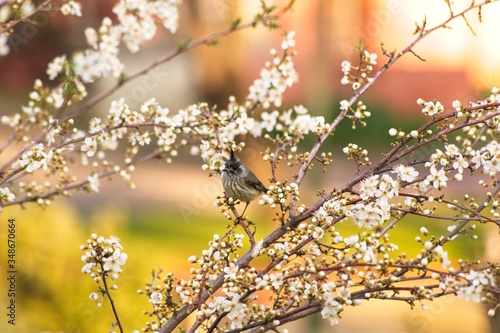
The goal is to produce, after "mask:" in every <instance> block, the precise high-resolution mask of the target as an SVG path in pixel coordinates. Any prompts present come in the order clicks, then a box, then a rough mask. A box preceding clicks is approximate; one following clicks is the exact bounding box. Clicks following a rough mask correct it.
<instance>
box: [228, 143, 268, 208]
mask: <svg viewBox="0 0 500 333" xmlns="http://www.w3.org/2000/svg"><path fill="white" fill-rule="evenodd" d="M221 173H222V187H224V191H225V192H226V194H227V195H229V196H230V197H232V198H233V199H238V200H240V201H242V202H245V203H246V205H245V209H244V210H243V213H242V214H241V216H243V214H245V211H246V209H247V207H248V204H249V203H250V201H252V200H254V199H255V198H257V197H258V196H259V194H261V193H266V192H267V188H266V187H265V186H264V185H263V184H262V182H261V181H260V180H259V179H258V178H257V176H255V174H254V173H253V172H252V171H251V170H250V169H249V168H247V167H246V165H244V164H243V163H241V161H240V160H239V159H238V158H237V157H235V156H234V151H233V150H232V149H231V158H230V159H229V160H228V161H227V162H226V164H225V165H224V168H223V169H222V170H221Z"/></svg>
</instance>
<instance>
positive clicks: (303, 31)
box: [0, 0, 500, 333]
mask: <svg viewBox="0 0 500 333" xmlns="http://www.w3.org/2000/svg"><path fill="white" fill-rule="evenodd" d="M270 2H271V1H270ZM81 3H82V7H83V13H84V18H83V19H81V18H80V19H79V18H73V17H63V16H61V15H56V14H47V13H42V14H39V15H40V17H39V18H38V19H37V22H39V26H34V25H32V24H31V23H25V24H24V25H20V26H18V27H17V28H16V29H17V30H16V32H17V34H18V35H19V36H21V37H23V38H21V39H19V40H18V42H17V43H16V44H15V45H11V53H10V54H9V55H8V56H6V57H3V58H0V73H1V74H0V114H1V115H4V114H13V113H16V112H19V111H20V106H21V105H23V104H25V103H26V102H27V100H28V93H29V92H30V91H31V89H32V85H33V81H34V80H35V79H36V78H41V79H42V80H43V81H44V82H47V75H46V74H45V71H46V66H47V63H48V62H49V61H51V60H52V59H53V58H54V57H55V56H57V55H60V54H71V53H72V52H75V51H77V50H81V49H84V48H85V47H86V45H85V37H84V34H83V30H84V28H85V27H87V26H92V27H98V26H99V25H100V22H101V20H102V18H103V17H105V16H110V17H113V14H112V13H111V9H112V7H113V5H114V2H113V1H106V2H105V1H102V2H97V1H90V0H82V1H81ZM275 3H276V4H277V5H280V4H281V5H283V4H285V3H286V1H275ZM469 3H470V1H458V0H457V1H455V5H456V11H457V12H458V10H459V9H460V8H464V6H466V5H468V4H469ZM258 5H259V2H258V1H244V0H211V1H202V0H196V1H195V0H191V1H190V0H184V3H183V5H182V6H181V9H180V21H179V30H178V32H177V33H176V36H172V35H170V34H169V33H167V32H165V31H163V30H161V31H160V33H159V34H158V35H157V36H156V37H155V39H154V40H153V41H151V42H150V43H148V44H147V45H146V46H145V47H144V49H143V50H142V51H140V52H139V53H137V54H130V53H129V52H128V51H127V50H122V54H123V60H124V62H125V64H126V69H127V73H128V74H130V73H134V72H135V71H137V70H139V69H140V68H142V67H144V66H145V65H147V64H149V63H150V62H151V61H152V60H154V59H156V58H158V57H159V56H161V55H164V54H165V53H167V52H169V50H171V49H172V48H173V47H174V45H175V38H176V37H186V36H190V37H192V38H193V39H197V38H199V37H201V36H204V35H206V34H209V33H211V32H213V31H216V30H220V29H223V28H225V27H227V25H228V22H230V21H232V20H233V19H234V18H237V17H242V18H243V21H246V20H250V19H251V18H252V16H253V15H254V14H255V13H256V12H257V8H258ZM477 14H478V13H477V11H475V12H471V13H470V14H469V15H467V20H468V23H469V24H470V26H471V28H472V29H473V31H474V33H475V34H476V35H474V33H472V32H471V30H470V28H469V27H468V26H467V23H466V22H465V20H463V19H458V20H456V21H454V22H452V23H450V27H452V28H453V29H452V30H444V29H443V30H441V31H437V32H436V33H434V34H432V35H431V36H429V37H428V38H426V39H425V40H424V41H423V42H422V43H420V44H418V45H417V46H416V47H415V48H414V51H415V52H416V53H417V54H418V55H419V56H420V57H422V58H424V59H425V61H421V60H419V59H417V57H415V56H412V55H407V56H405V57H404V58H403V59H401V60H400V61H399V62H398V63H397V64H396V65H394V66H393V67H392V68H391V70H390V71H388V72H387V73H385V74H384V75H383V76H382V77H381V78H380V80H379V82H378V83H377V84H375V85H374V86H373V87H372V88H370V90H369V91H367V93H366V94H365V95H364V96H363V98H362V100H363V101H364V103H365V104H366V105H367V106H368V110H370V111H371V113H372V117H371V118H370V119H368V125H369V126H368V127H367V128H362V129H357V130H355V131H352V130H351V129H350V124H344V125H345V126H343V127H341V128H339V131H337V132H336V135H335V137H334V139H332V140H331V142H330V143H329V145H330V146H329V147H328V148H329V149H331V151H333V152H334V161H335V162H334V165H333V167H334V172H331V171H330V172H329V173H327V175H326V178H325V176H322V175H321V170H317V171H315V172H312V175H311V176H312V178H311V179H310V180H309V181H308V182H307V184H305V186H306V187H304V188H301V195H302V198H303V200H304V202H305V203H306V204H310V203H312V202H314V200H315V198H316V197H315V194H316V191H317V190H319V189H322V188H326V189H331V188H333V187H336V186H338V185H339V184H342V183H343V182H344V181H345V180H347V179H349V177H350V176H352V174H353V172H354V171H353V165H352V164H350V163H348V162H345V161H344V160H343V156H342V153H341V149H342V147H344V146H345V145H346V144H347V143H349V142H353V140H354V139H353V138H355V140H356V141H355V142H356V143H357V144H359V145H361V146H363V147H366V148H368V149H369V150H370V151H371V152H373V154H372V155H371V159H372V160H374V161H375V160H377V158H378V156H380V155H379V152H381V151H384V150H387V149H388V147H389V146H390V145H389V138H388V135H387V131H388V129H389V128H391V127H396V128H402V129H403V130H408V129H413V128H416V127H417V126H419V124H420V123H421V122H422V121H423V120H424V117H423V116H422V115H421V112H420V108H419V107H418V105H417V104H416V100H417V99H418V98H423V99H425V100H433V99H438V100H440V101H441V102H442V103H443V105H445V107H446V108H447V109H450V108H451V103H452V101H453V100H455V99H459V100H461V101H463V102H464V104H466V103H467V102H468V101H473V100H477V99H479V98H483V97H485V96H487V95H488V94H489V93H488V91H489V90H490V89H491V87H492V86H495V85H496V86H499V85H500V58H499V57H498V54H499V53H498V52H499V50H498V47H499V46H498V45H499V44H498V42H497V40H498V31H500V21H499V20H498V17H500V4H492V5H489V6H488V7H486V8H485V9H484V10H483V12H482V13H481V14H482V15H481V17H482V21H483V23H482V24H480V23H479V22H478V15H477ZM43 15H45V16H43ZM448 15H449V10H448V7H447V6H446V4H445V2H444V1H435V0H421V1H412V0H400V1H398V0H351V1H342V0H330V1H303V0H302V1H301V0H297V1H296V4H295V6H294V9H293V10H292V11H291V12H289V13H287V14H286V15H285V16H284V17H283V19H282V21H281V23H282V28H281V29H278V30H276V31H274V32H269V31H267V30H265V29H264V28H262V27H257V28H256V29H251V30H246V31H241V32H237V33H235V34H233V35H231V36H229V37H227V38H223V39H221V43H220V45H218V46H215V47H205V46H204V47H200V48H198V49H195V50H192V51H190V52H188V53H185V54H182V55H181V56H179V57H177V58H175V59H173V60H172V61H170V62H168V63H165V64H163V65H162V66H160V67H158V68H157V69H154V70H153V71H152V72H151V73H149V74H148V75H146V76H144V77H141V78H139V79H138V80H136V81H134V82H132V83H130V84H127V85H125V86H124V87H123V89H121V90H119V91H118V92H117V93H115V94H114V95H113V96H111V97H110V98H109V99H107V100H105V101H103V102H102V103H100V104H99V105H97V106H96V107H94V108H93V109H92V110H90V111H89V112H88V113H87V114H85V115H84V116H83V117H82V119H80V120H79V123H80V124H81V127H82V128H85V127H86V124H87V122H88V120H89V119H90V118H91V117H94V116H102V115H104V114H106V112H107V110H108V108H109V105H110V102H111V101H112V100H114V99H118V98H120V97H125V99H126V102H127V103H128V104H129V105H130V106H131V107H132V108H136V107H138V106H139V105H140V104H141V102H142V101H144V100H146V99H148V98H150V97H156V99H157V100H158V101H159V102H160V104H161V105H163V106H165V107H169V108H170V110H171V111H174V110H176V109H179V108H183V107H185V106H187V105H189V104H193V103H197V102H200V101H206V102H208V103H209V104H210V105H214V104H215V105H217V106H218V107H219V108H220V109H222V108H225V106H226V105H227V102H228V96H230V95H234V96H236V98H237V99H239V100H242V99H243V98H244V97H245V96H246V94H247V93H248V87H249V85H251V83H252V82H253V80H255V79H256V78H258V76H259V72H260V69H261V68H262V67H263V64H264V62H265V61H268V60H270V59H271V58H270V55H269V49H270V48H273V47H274V48H279V45H280V42H281V37H282V34H283V31H290V30H294V31H296V41H297V46H296V47H295V49H296V50H297V52H298V55H297V56H296V57H295V60H294V62H295V66H296V68H297V71H298V73H299V82H298V83H297V84H296V85H295V86H294V87H293V88H292V89H290V90H289V91H288V92H287V93H286V95H285V98H284V105H283V108H284V109H286V108H288V107H291V106H293V105H295V104H303V105H304V106H306V107H307V108H308V109H309V110H310V111H311V113H312V114H314V115H323V116H324V117H325V118H326V120H327V121H331V120H332V119H333V118H334V117H335V116H336V114H337V113H338V112H339V110H338V103H339V101H340V100H342V99H348V98H349V97H350V94H351V90H350V87H346V86H342V85H340V79H341V77H342V72H341V70H340V63H341V62H342V60H345V59H348V60H352V61H353V62H354V63H355V62H356V59H357V56H358V55H357V54H356V53H355V52H354V51H353V49H354V47H355V46H356V45H358V42H359V40H362V41H363V44H364V45H366V46H367V47H368V50H369V51H370V52H372V53H377V54H378V62H379V66H380V65H382V64H383V63H384V62H385V60H386V58H385V57H384V56H383V55H382V52H381V43H383V44H384V48H385V49H386V50H389V51H392V50H397V51H399V50H402V49H404V48H405V47H406V46H407V45H408V44H409V43H410V42H412V41H413V40H414V38H415V36H414V35H413V32H414V30H415V22H419V23H421V22H422V20H423V18H424V16H425V17H426V18H427V22H428V26H429V27H432V26H434V25H435V24H437V23H440V22H442V21H443V20H444V19H446V18H447V17H448ZM30 25H31V26H30ZM376 67H377V68H378V66H376ZM113 83H114V81H113V79H111V78H109V79H103V80H100V81H98V82H96V83H94V84H93V85H91V86H90V87H89V96H93V95H95V94H96V93H98V92H99V91H102V90H105V89H107V88H108V87H110V86H112V85H113ZM84 102H85V101H84ZM8 134H9V133H8V131H7V130H6V128H3V129H2V130H0V139H1V141H3V139H4V138H5V137H7V135H8ZM306 143H307V142H306ZM265 145H266V142H265V141H264V140H263V139H260V140H252V141H249V142H248V148H247V149H245V150H244V151H243V152H242V153H241V156H240V158H241V159H242V160H243V161H244V162H245V163H246V164H248V165H250V166H251V167H252V169H254V170H255V172H256V174H257V175H259V178H261V179H262V180H263V182H264V183H268V180H267V174H268V173H269V169H268V166H267V164H265V163H264V162H263V161H262V160H261V159H260V158H259V157H260V155H259V154H258V152H259V151H260V150H262V147H264V146H265ZM325 149H326V148H325ZM1 160H4V159H3V158H2V157H1V156H0V161H1ZM201 164H202V162H201V160H200V159H199V158H194V157H191V156H189V152H188V151H181V152H180V154H179V157H178V158H176V159H175V160H174V163H173V164H171V165H165V164H162V163H160V162H149V163H147V164H145V165H141V166H140V167H138V168H137V171H135V172H134V173H133V174H132V177H133V180H134V182H135V183H136V185H137V188H136V189H135V190H133V191H132V190H129V189H128V188H127V187H126V185H125V184H124V183H123V182H122V181H121V180H120V179H118V178H116V179H115V180H113V181H110V182H107V181H102V182H101V183H102V188H101V191H100V193H98V194H93V195H87V194H84V193H75V195H74V197H73V198H71V199H69V200H57V201H56V203H55V204H54V205H53V206H51V207H49V208H47V209H43V210H42V209H39V208H37V207H35V205H32V204H28V205H26V206H25V207H24V209H22V208H19V207H15V208H7V209H5V210H4V211H3V212H2V219H3V220H5V221H6V220H7V219H8V218H10V217H13V218H15V219H16V221H17V234H16V236H17V238H16V239H17V251H18V253H17V263H18V272H19V273H18V279H17V283H18V284H17V290H18V296H17V306H18V311H17V325H16V327H12V326H6V321H5V320H4V319H2V320H1V321H0V331H1V332H67V333H69V332H107V331H108V330H109V323H110V322H111V321H112V319H113V318H112V316H111V310H110V307H109V304H108V303H107V302H105V303H104V304H103V306H102V307H101V308H98V307H97V306H96V304H95V302H93V301H91V300H90V299H89V298H88V295H89V294H90V292H92V291H94V290H95V288H96V286H95V285H94V283H93V282H92V281H91V279H90V278H89V277H88V276H85V275H83V274H81V273H80V270H81V267H82V266H83V263H82V262H81V261H80V256H81V255H82V254H83V253H81V251H79V245H81V244H84V243H85V242H86V240H87V238H88V237H89V236H90V234H91V233H93V232H95V233H97V234H99V235H103V236H105V237H108V236H109V235H117V236H118V237H120V238H121V239H122V244H123V247H124V250H123V251H124V252H126V253H128V254H129V258H128V261H127V264H126V265H125V267H124V273H123V274H122V276H121V277H120V278H119V279H118V280H117V284H118V286H119V290H118V292H117V293H115V294H116V296H115V297H116V298H115V300H116V303H117V304H118V310H119V311H120V312H121V313H122V320H123V321H124V326H125V328H126V331H127V332H130V331H132V330H134V329H141V328H142V327H143V326H144V323H145V322H146V321H148V320H150V318H148V317H146V316H144V315H142V314H141V311H142V310H144V309H148V310H149V309H150V304H149V303H148V300H147V298H146V297H144V296H140V295H137V294H136V290H137V289H141V288H143V287H144V284H145V283H148V282H150V280H151V271H152V270H153V269H154V270H157V269H158V268H160V267H161V268H163V269H164V270H165V271H167V272H168V271H172V272H174V273H175V274H176V275H177V276H178V277H180V278H187V277H188V275H187V274H186V272H187V271H188V269H189V267H190V266H189V265H188V262H187V257H188V256H190V255H193V254H198V253H199V252H200V251H201V250H202V249H205V248H207V247H208V245H207V243H208V241H209V240H210V239H211V235H212V234H214V233H219V234H223V233H224V232H225V231H226V221H225V220H224V218H223V216H222V215H221V214H220V213H219V209H218V208H217V207H214V201H215V199H216V197H217V195H222V193H223V192H222V187H221V185H220V179H219V177H208V173H206V172H204V171H203V170H202V169H201ZM294 171H295V170H287V169H280V172H282V173H281V175H282V177H283V178H285V177H286V175H287V174H291V173H293V172H294ZM82 175H83V174H82ZM461 189H462V190H463V188H458V190H461ZM460 196H461V195H460V194H459V193H458V192H457V197H460ZM247 214H248V215H249V216H250V218H251V219H252V220H253V221H255V222H256V224H257V226H258V233H257V236H259V235H260V236H264V235H265V234H266V232H268V231H270V230H272V229H273V228H275V227H276V226H274V225H271V224H270V223H269V222H268V221H270V220H271V218H270V217H271V214H272V212H271V211H270V209H267V208H261V207H259V206H258V205H257V204H255V203H254V204H252V205H250V207H249V209H248V211H247ZM422 225H425V226H426V227H427V228H428V229H429V230H431V232H434V233H435V234H436V235H441V234H443V233H444V232H445V231H446V227H447V226H448V224H446V223H444V224H438V223H437V222H436V221H422V220H415V219H413V220H411V219H409V220H408V221H407V222H406V223H404V224H401V226H400V228H399V229H400V230H398V231H395V232H394V235H393V242H394V243H396V244H399V243H401V242H403V243H404V244H406V245H405V246H407V248H404V249H403V250H405V251H406V252H407V253H408V254H409V255H415V254H416V253H417V252H418V251H419V250H420V247H419V246H418V244H417V243H416V242H412V241H408V240H413V239H414V237H415V236H416V235H418V230H419V229H420V227H421V226H422ZM1 228H2V229H1V230H0V251H1V252H0V253H2V254H3V253H6V247H5V243H6V241H5V240H6V229H5V227H4V226H3V224H2V227H1ZM340 228H341V230H344V231H345V232H346V233H352V234H355V233H357V232H358V230H357V229H355V228H353V227H352V226H348V225H345V226H340ZM342 228H344V229H342ZM478 229H479V230H478V234H479V236H480V237H479V239H480V240H479V241H474V240H471V239H464V240H463V241H462V242H461V243H460V244H461V246H460V248H449V249H447V250H448V251H449V252H450V256H451V257H452V258H457V257H468V258H475V259H483V260H486V259H488V258H489V259H496V260H497V261H498V258H499V256H500V254H499V252H498V249H496V250H495V249H493V246H492V245H491V244H490V243H492V239H493V237H494V236H496V235H497V231H496V230H494V229H493V230H492V229H489V228H487V227H484V226H483V227H479V228H478ZM488 235H492V236H491V240H488ZM489 242H490V243H489ZM4 263H5V260H4V259H2V260H1V261H0V265H4ZM2 267H3V266H2ZM3 274H5V270H4V269H2V271H1V272H0V279H1V280H2V281H5V277H4V275H3ZM2 285H3V283H2ZM2 289H3V288H2ZM5 299H6V295H5V293H4V292H3V291H2V293H1V294H0V301H1V304H6V303H5V302H4V300H5ZM428 305H429V310H427V311H422V310H420V309H419V308H416V309H414V310H411V309H410V307H409V306H407V305H405V304H399V303H397V304H396V303H390V302H382V301H373V300H372V301H370V302H365V303H364V304H363V306H361V307H358V308H348V309H347V310H346V311H345V312H343V313H342V321H341V323H340V325H338V326H335V327H333V328H331V327H329V326H325V323H324V322H323V321H322V320H321V317H320V316H313V317H311V318H308V319H305V320H303V321H301V322H299V323H297V324H294V325H289V326H288V327H289V328H290V332H339V333H343V332H350V333H355V332H366V331H370V332H372V333H376V332H397V333H417V332H429V333H431V332H432V333H434V332H436V333H437V332H443V331H453V332H478V333H482V332H492V328H491V322H490V319H489V318H488V317H487V316H486V309H485V308H484V307H483V306H481V305H478V304H475V303H471V302H464V301H461V300H457V299H454V298H448V299H444V298H443V299H439V300H437V301H436V302H433V303H429V304H428ZM4 311H5V310H4ZM2 317H3V318H5V317H4V316H3V314H2ZM360 318H363V320H360Z"/></svg>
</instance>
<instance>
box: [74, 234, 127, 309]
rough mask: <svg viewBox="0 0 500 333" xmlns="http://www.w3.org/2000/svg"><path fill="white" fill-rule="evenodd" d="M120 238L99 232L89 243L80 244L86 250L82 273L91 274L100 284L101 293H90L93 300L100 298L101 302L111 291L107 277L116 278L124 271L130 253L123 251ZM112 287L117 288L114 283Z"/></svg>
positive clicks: (92, 236) (93, 235)
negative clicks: (105, 294)
mask: <svg viewBox="0 0 500 333" xmlns="http://www.w3.org/2000/svg"><path fill="white" fill-rule="evenodd" d="M122 249H123V247H122V245H121V244H120V240H119V239H118V238H117V237H115V236H111V237H109V238H104V237H103V236H98V235H97V234H92V235H91V237H90V238H89V239H88V240H87V244H85V245H82V246H80V250H82V251H85V254H84V255H83V256H82V258H81V259H82V261H83V262H84V263H85V264H84V265H83V267H82V273H84V274H89V275H90V277H91V278H92V279H93V280H94V281H95V282H96V283H97V284H98V285H99V293H100V295H99V294H98V293H92V294H90V298H91V299H93V300H99V304H101V301H100V300H102V295H103V294H104V293H106V292H109V290H108V286H107V279H108V278H111V280H116V279H117V278H118V276H119V274H120V273H121V272H122V266H123V265H124V264H125V262H126V261H127V258H128V255H127V254H126V253H124V252H122ZM110 288H111V289H113V290H114V289H117V288H118V287H117V285H116V284H113V285H112V286H111V287H110Z"/></svg>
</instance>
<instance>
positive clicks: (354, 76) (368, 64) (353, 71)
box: [340, 50, 377, 90]
mask: <svg viewBox="0 0 500 333" xmlns="http://www.w3.org/2000/svg"><path fill="white" fill-rule="evenodd" d="M376 64H377V54H376V53H370V52H368V51H367V50H362V52H360V63H359V65H357V66H355V65H353V64H352V63H351V62H350V61H348V60H344V61H342V64H341V68H342V73H343V74H344V76H343V77H342V79H341V80H340V83H342V84H344V85H347V84H351V86H352V89H353V90H358V89H359V88H360V87H361V85H362V84H363V83H365V82H367V83H371V82H373V78H371V77H369V76H368V74H370V73H371V72H372V71H373V66H374V65H376Z"/></svg>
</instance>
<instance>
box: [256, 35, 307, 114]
mask: <svg viewBox="0 0 500 333" xmlns="http://www.w3.org/2000/svg"><path fill="white" fill-rule="evenodd" d="M294 37H295V32H294V31H291V32H289V33H287V34H286V35H285V38H284V40H283V42H282V43H281V49H282V50H283V51H285V55H284V56H283V57H281V56H280V55H279V54H278V51H277V50H275V49H272V50H271V55H272V56H273V57H274V58H273V60H272V62H267V63H266V64H265V68H264V69H262V71H261V72H260V78H259V79H257V80H255V81H254V83H253V84H252V85H251V86H250V92H249V94H248V96H247V100H248V101H249V102H250V103H260V104H262V107H263V108H265V109H267V108H269V107H270V106H271V104H273V105H274V106H276V107H280V106H281V102H282V100H283V93H284V92H285V90H286V89H287V88H288V87H291V86H292V85H293V84H294V83H295V82H297V80H298V76H297V72H296V71H295V68H294V65H293V61H292V58H291V55H288V52H287V51H288V50H289V49H290V48H291V47H293V46H295V40H294Z"/></svg>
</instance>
